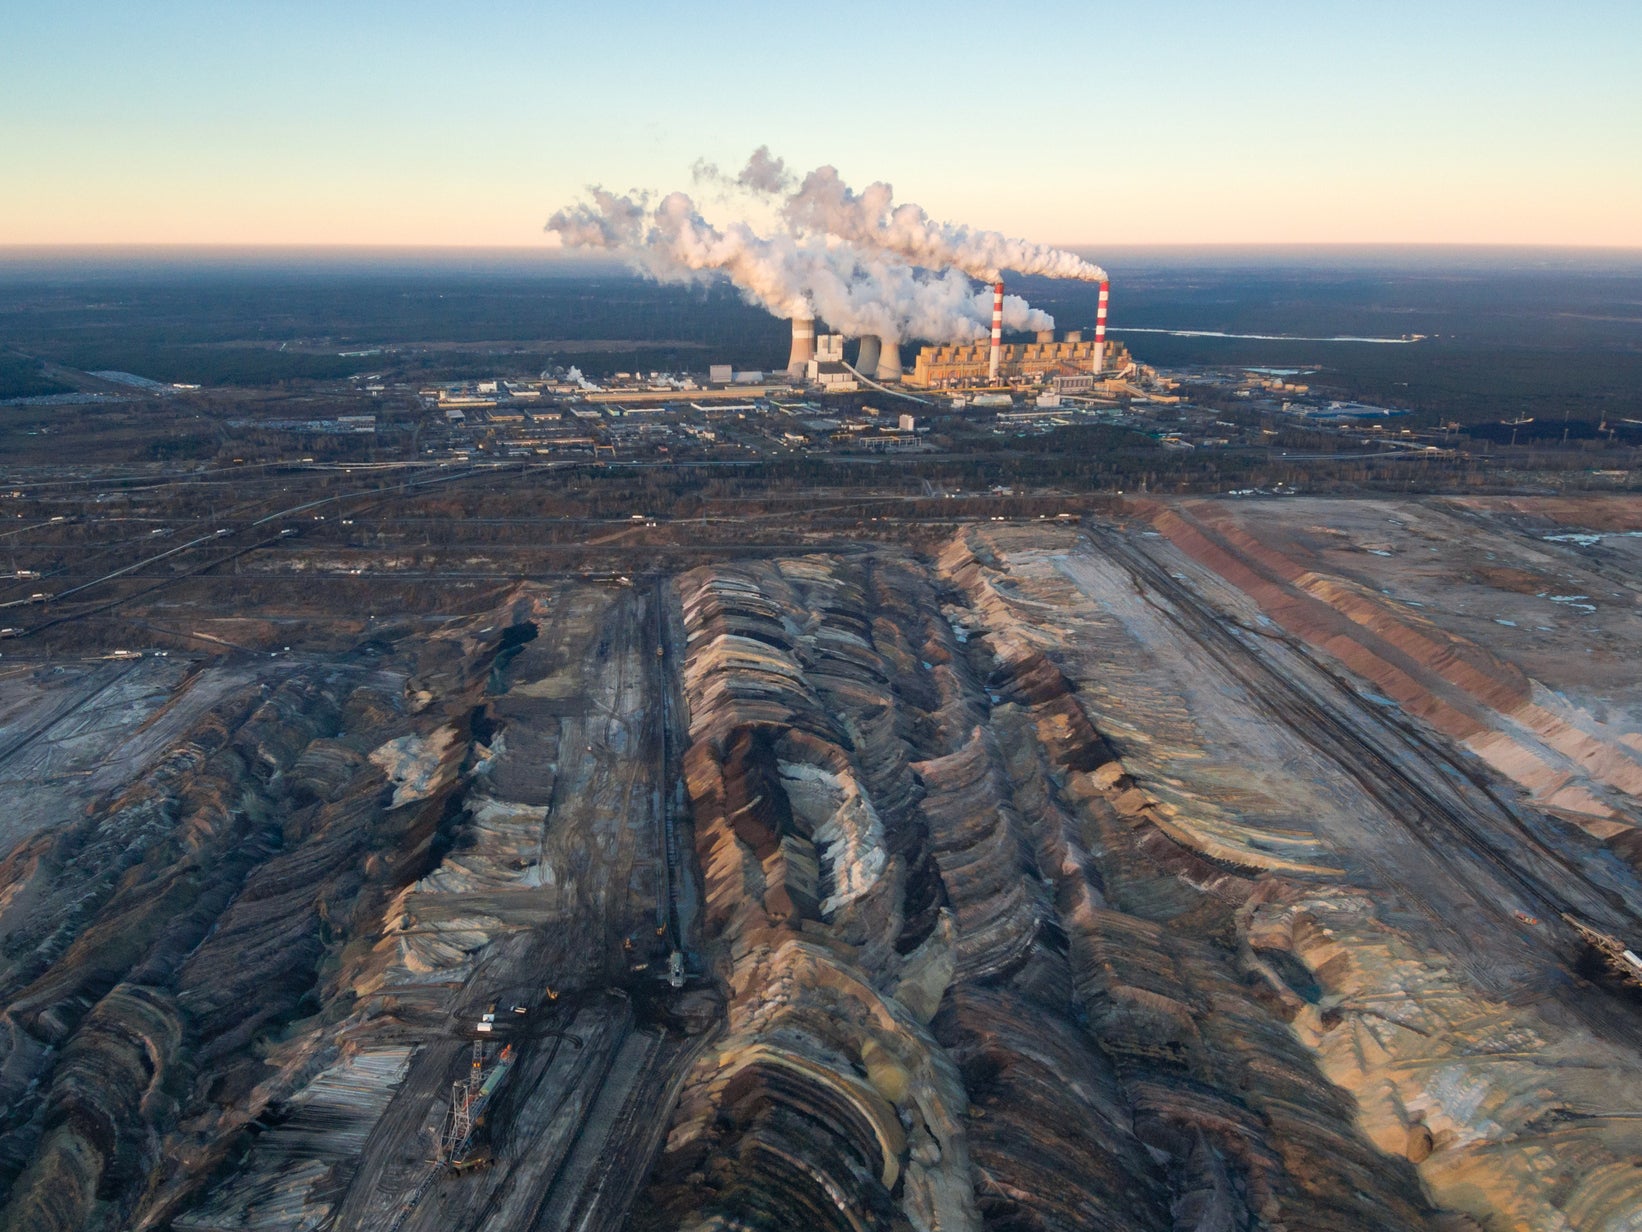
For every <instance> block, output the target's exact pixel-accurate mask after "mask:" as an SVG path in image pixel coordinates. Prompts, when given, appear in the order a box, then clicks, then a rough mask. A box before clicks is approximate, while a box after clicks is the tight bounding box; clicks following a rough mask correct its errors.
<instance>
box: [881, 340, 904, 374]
mask: <svg viewBox="0 0 1642 1232" xmlns="http://www.w3.org/2000/svg"><path fill="white" fill-rule="evenodd" d="M879 341H880V343H881V345H882V346H883V351H882V353H881V354H880V355H879V357H878V373H877V378H878V380H880V381H899V380H900V379H901V344H900V343H899V342H896V341H894V340H893V339H890V338H883V339H880V340H879Z"/></svg>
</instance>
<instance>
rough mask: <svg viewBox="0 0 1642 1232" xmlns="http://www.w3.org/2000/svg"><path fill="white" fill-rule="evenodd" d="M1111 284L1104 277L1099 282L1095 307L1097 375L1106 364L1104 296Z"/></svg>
mask: <svg viewBox="0 0 1642 1232" xmlns="http://www.w3.org/2000/svg"><path fill="white" fill-rule="evenodd" d="M1110 286H1111V284H1110V283H1109V282H1107V281H1106V280H1105V279H1104V278H1103V279H1101V282H1100V307H1098V308H1096V309H1095V375H1096V376H1099V375H1100V373H1101V372H1102V371H1103V370H1104V369H1105V366H1106V297H1107V294H1108V289H1109V288H1110Z"/></svg>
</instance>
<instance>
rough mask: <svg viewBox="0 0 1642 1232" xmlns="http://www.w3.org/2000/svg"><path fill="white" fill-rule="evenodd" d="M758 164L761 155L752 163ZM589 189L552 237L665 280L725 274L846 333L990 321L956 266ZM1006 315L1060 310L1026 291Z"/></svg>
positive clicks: (686, 202) (956, 332)
mask: <svg viewBox="0 0 1642 1232" xmlns="http://www.w3.org/2000/svg"><path fill="white" fill-rule="evenodd" d="M758 163H759V160H758V159H757V158H756V156H755V159H754V160H753V163H750V164H749V169H751V168H752V167H754V166H755V165H758ZM766 169H767V167H766ZM776 174H777V175H779V174H780V173H779V171H777V172H776ZM589 195H590V196H591V198H592V200H591V202H586V203H581V204H578V205H574V206H571V207H569V208H567V209H563V210H560V211H559V212H558V213H556V214H554V215H553V217H552V218H551V219H549V220H548V223H547V230H548V232H549V235H550V239H551V240H552V242H555V243H558V244H561V245H564V246H568V247H579V248H603V249H609V250H612V251H615V252H618V253H620V254H621V255H623V256H625V257H626V258H627V259H628V260H629V261H630V262H631V263H632V264H633V265H635V266H636V267H637V268H639V269H640V270H642V271H643V272H645V273H647V274H649V275H650V276H652V277H654V278H656V279H658V280H661V281H669V282H691V281H704V280H709V279H711V278H712V277H714V276H716V275H719V274H722V275H725V276H727V277H728V278H729V279H730V281H731V282H732V283H734V284H735V286H736V287H737V288H738V289H739V290H740V291H741V293H742V295H743V296H744V297H746V298H747V299H748V300H749V301H750V302H752V303H754V304H757V305H759V306H761V307H763V308H765V309H766V310H768V311H769V312H771V313H772V314H774V315H776V316H779V317H817V316H818V317H821V318H822V319H824V320H825V321H826V322H827V323H828V324H829V325H831V326H832V327H833V328H834V329H837V330H839V331H841V332H843V333H846V334H851V335H860V334H877V335H879V336H880V337H882V338H883V339H884V340H885V341H886V342H898V341H900V340H902V339H907V338H925V339H931V340H936V341H943V342H948V341H952V342H956V341H974V340H977V339H980V338H984V337H986V336H987V334H988V332H989V330H990V323H991V314H992V304H991V297H990V296H989V295H987V294H986V293H985V292H981V293H978V294H977V293H976V291H975V288H974V286H973V284H972V283H971V282H970V281H969V279H968V278H966V277H965V276H964V275H963V274H961V273H959V272H958V271H957V270H955V269H947V270H943V271H940V272H932V271H930V270H928V269H918V268H914V266H913V265H912V264H909V263H908V262H907V261H905V260H903V259H902V258H901V257H900V256H899V255H897V254H896V253H894V252H891V251H887V250H884V249H879V248H870V247H868V248H863V247H862V246H860V245H856V244H852V243H849V242H847V241H842V240H839V239H837V238H835V237H828V236H798V235H793V234H790V233H785V232H777V233H776V234H774V235H768V236H766V235H761V234H759V233H758V232H757V231H755V230H754V229H753V228H752V227H750V226H748V225H747V224H746V223H744V222H732V223H729V224H727V225H726V226H724V227H722V228H720V227H716V226H714V225H713V224H711V223H709V222H708V221H707V220H706V219H705V218H703V217H702V215H701V214H700V212H699V211H698V210H697V209H696V205H695V202H694V201H692V200H691V199H690V198H689V197H688V196H686V195H685V194H684V193H671V194H669V195H668V196H666V197H663V198H662V199H661V200H660V202H659V203H657V204H656V205H655V207H654V208H653V209H652V208H650V202H649V198H648V197H646V196H644V195H642V194H634V195H629V196H621V195H618V194H615V193H610V192H607V191H605V190H603V189H598V188H594V189H591V190H589ZM1004 320H1005V323H1006V324H1007V325H1008V326H1009V328H1011V329H1033V330H1035V329H1052V328H1054V318H1053V317H1051V316H1050V315H1049V314H1048V313H1046V312H1043V311H1041V310H1039V309H1035V308H1032V307H1030V306H1029V305H1028V304H1027V303H1026V301H1025V300H1023V299H1021V298H1020V297H1019V296H1008V297H1006V298H1005V301H1004Z"/></svg>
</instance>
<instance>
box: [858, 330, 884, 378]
mask: <svg viewBox="0 0 1642 1232" xmlns="http://www.w3.org/2000/svg"><path fill="white" fill-rule="evenodd" d="M882 350H883V348H882V346H881V344H880V343H879V341H878V335H877V334H867V335H865V336H864V337H862V339H861V349H860V350H859V351H857V352H856V355H855V370H856V371H857V372H859V373H860V374H861V375H862V376H871V375H872V374H873V373H875V372H877V371H878V357H879V356H880V354H882Z"/></svg>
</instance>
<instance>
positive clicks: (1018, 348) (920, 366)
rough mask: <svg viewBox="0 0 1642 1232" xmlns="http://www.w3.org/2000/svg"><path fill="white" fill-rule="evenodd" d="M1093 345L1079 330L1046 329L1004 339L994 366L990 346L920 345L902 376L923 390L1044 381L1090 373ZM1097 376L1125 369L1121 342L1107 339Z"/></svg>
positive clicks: (1125, 352) (1126, 362)
mask: <svg viewBox="0 0 1642 1232" xmlns="http://www.w3.org/2000/svg"><path fill="white" fill-rule="evenodd" d="M1096 345H1097V344H1096V343H1095V342H1094V341H1093V340H1092V339H1091V340H1086V339H1085V338H1084V337H1083V334H1082V333H1081V332H1080V331H1077V330H1073V331H1071V332H1069V333H1067V334H1066V335H1065V337H1064V338H1062V339H1061V340H1060V341H1059V342H1057V341H1055V338H1054V334H1053V332H1052V331H1049V330H1045V331H1043V332H1041V333H1039V334H1038V337H1037V341H1035V342H1006V343H1001V344H1000V345H999V348H998V360H997V368H996V369H993V367H992V344H991V343H989V342H967V343H957V344H952V345H946V346H926V347H922V348H920V349H919V351H918V358H917V359H916V360H915V361H914V362H913V365H912V371H911V372H910V373H909V374H907V376H906V378H905V380H906V383H907V384H908V385H916V386H919V387H920V388H923V389H933V388H942V387H947V386H954V385H988V384H998V383H1002V382H1007V381H1009V380H1011V379H1013V378H1016V377H1025V378H1027V379H1030V380H1049V379H1050V378H1053V377H1057V376H1072V375H1074V374H1081V375H1086V376H1089V377H1090V378H1091V379H1090V381H1089V384H1090V385H1094V384H1096V382H1097V378H1095V377H1094V371H1095V368H1094V364H1095V347H1096ZM1105 352H1106V353H1105V355H1104V356H1103V359H1104V361H1105V362H1104V364H1103V365H1102V369H1101V370H1102V372H1103V374H1109V375H1111V376H1117V375H1119V374H1121V373H1123V372H1124V371H1125V369H1127V368H1128V367H1129V364H1130V362H1131V360H1130V358H1129V352H1128V349H1127V348H1126V347H1124V345H1123V344H1122V343H1121V342H1115V341H1112V340H1110V339H1108V340H1107V341H1106V343H1105Z"/></svg>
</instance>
